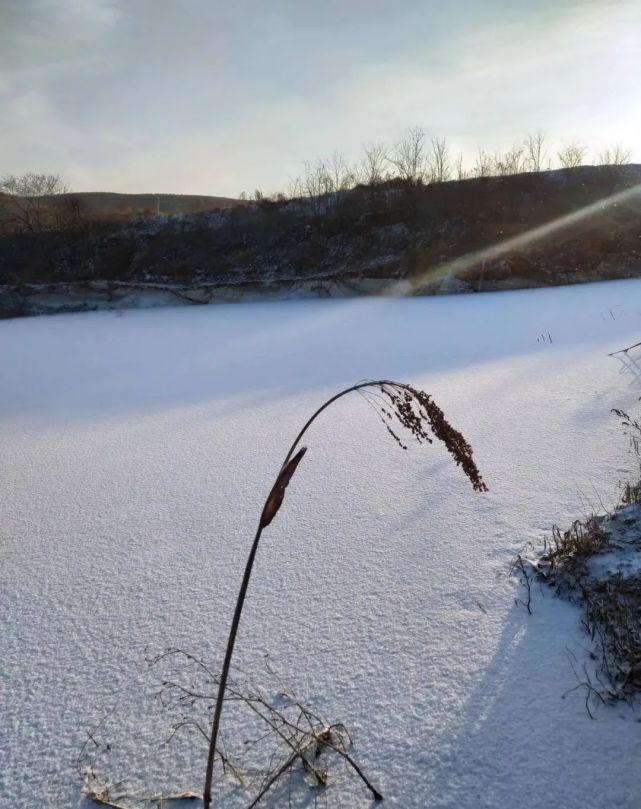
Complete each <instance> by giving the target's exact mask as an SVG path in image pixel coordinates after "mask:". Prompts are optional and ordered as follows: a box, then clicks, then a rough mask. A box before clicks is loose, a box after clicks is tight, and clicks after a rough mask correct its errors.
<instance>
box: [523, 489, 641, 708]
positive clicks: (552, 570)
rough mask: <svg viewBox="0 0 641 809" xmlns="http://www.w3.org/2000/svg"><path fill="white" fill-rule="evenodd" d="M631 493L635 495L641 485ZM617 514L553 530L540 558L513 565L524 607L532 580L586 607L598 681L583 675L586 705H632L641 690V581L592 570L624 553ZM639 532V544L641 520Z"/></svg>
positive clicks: (584, 616)
mask: <svg viewBox="0 0 641 809" xmlns="http://www.w3.org/2000/svg"><path fill="white" fill-rule="evenodd" d="M633 488H634V490H635V491H636V490H638V489H639V488H641V484H639V485H635V486H634V487H633ZM635 502H636V501H635ZM624 505H625V504H624ZM622 507H623V506H622ZM618 514H620V511H617V512H615V513H614V514H613V515H610V516H606V517H596V516H592V517H590V518H588V519H587V520H586V521H585V522H581V521H580V520H576V521H575V522H574V523H573V524H572V525H571V527H570V528H569V529H568V530H567V531H561V530H560V529H559V528H558V527H557V526H555V527H554V528H553V530H552V536H551V538H546V539H545V541H544V547H543V552H542V553H541V554H540V555H539V556H538V557H537V558H535V559H529V558H526V557H525V556H523V554H519V555H518V556H517V558H516V559H515V561H514V563H513V570H517V571H519V572H520V574H521V582H522V583H523V585H524V586H525V587H526V588H527V600H526V601H523V603H524V605H525V606H526V607H527V608H528V610H530V604H531V588H530V585H531V581H532V579H533V578H536V579H538V580H539V581H542V582H545V583H546V584H547V585H549V586H550V587H553V588H554V589H555V591H556V593H557V594H558V595H560V596H561V597H563V598H565V599H567V600H569V601H572V602H573V603H575V604H577V605H580V606H581V607H582V608H583V611H584V614H583V626H584V628H585V630H586V632H587V633H588V634H589V635H590V638H591V640H592V641H593V643H594V644H595V651H594V657H595V659H596V660H597V666H598V671H597V677H598V680H599V683H598V687H596V686H594V684H593V683H592V682H591V680H590V677H589V675H588V673H587V671H585V681H583V682H581V683H580V686H582V687H585V688H586V690H587V697H588V700H589V698H590V696H595V697H598V698H599V699H600V700H601V701H606V700H617V699H628V700H629V699H632V698H633V697H634V696H635V695H637V694H638V693H639V692H640V691H641V576H638V575H637V576H623V575H621V574H616V575H609V576H607V577H600V576H597V575H594V573H593V572H592V571H591V569H590V565H589V562H590V561H591V560H595V559H597V558H598V557H599V555H601V554H604V553H607V552H609V551H616V550H617V549H620V545H619V544H617V542H616V541H615V540H613V538H612V534H611V530H612V525H613V523H614V522H616V520H617V517H618ZM638 528H639V544H640V545H641V519H640V520H639V524H638ZM587 705H588V703H587V702H586V706H587ZM588 711H589V707H588Z"/></svg>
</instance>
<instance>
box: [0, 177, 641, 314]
mask: <svg viewBox="0 0 641 809" xmlns="http://www.w3.org/2000/svg"><path fill="white" fill-rule="evenodd" d="M640 183H641V166H639V165H628V166H583V167H579V168H574V169H560V170H555V171H547V172H541V173H527V174H520V175H515V176H505V177H486V178H477V179H470V180H463V181H457V182H447V183H440V184H434V185H428V186H409V185H407V184H403V183H402V182H399V181H394V182H389V183H386V184H383V185H380V186H376V187H364V186H360V187H357V188H355V189H353V190H351V191H346V192H340V193H337V194H331V195H325V196H319V197H316V198H304V199H297V200H290V201H283V202H271V201H264V202H262V203H259V204H251V205H243V206H240V207H234V208H226V209H224V210H219V211H209V212H201V213H190V214H180V215H172V216H160V217H147V218H141V219H135V220H133V221H127V222H125V223H114V222H102V221H97V222H92V221H91V220H89V221H87V222H85V223H84V224H83V226H82V227H76V228H66V229H60V230H57V231H46V232H40V233H28V234H13V235H5V236H3V237H0V283H1V284H4V288H3V289H2V291H0V309H2V310H3V311H4V313H5V314H7V313H9V314H20V313H25V314H28V313H32V312H35V313H37V312H39V311H50V310H51V307H52V306H54V309H55V310H58V309H60V308H61V307H62V308H64V307H65V306H68V308H72V309H75V308H100V307H105V306H131V305H140V304H142V303H145V304H150V303H162V302H166V301H174V302H176V301H178V300H181V301H183V302H184V301H188V302H192V303H201V302H209V301H211V300H231V299H243V298H245V297H247V296H252V297H264V296H277V297H283V296H300V295H312V296H318V295H324V296H335V295H350V294H351V295H353V294H367V293H380V292H386V291H402V292H403V293H404V294H408V293H412V294H417V293H425V294H429V293H439V292H440V293H442V292H469V291H486V290H496V289H513V288H522V287H537V286H549V285H557V284H569V283H579V282H583V281H595V280H607V279H614V278H628V277H635V276H637V275H639V274H640V273H641V254H640V252H639V250H640V245H641V241H640V223H641V195H640V194H639V193H638V192H637V191H636V190H635V189H637V187H638V186H639V184H640ZM145 199H147V198H146V197H145ZM149 199H151V197H149ZM177 199H181V198H177ZM187 199H191V198H187ZM194 199H195V198H194ZM497 245H498V248H497ZM43 284H44V285H47V286H46V288H43V287H42V285H43ZM47 296H49V297H47ZM51 296H53V298H52V297H51ZM52 301H54V303H53V304H52V303H51V302H52Z"/></svg>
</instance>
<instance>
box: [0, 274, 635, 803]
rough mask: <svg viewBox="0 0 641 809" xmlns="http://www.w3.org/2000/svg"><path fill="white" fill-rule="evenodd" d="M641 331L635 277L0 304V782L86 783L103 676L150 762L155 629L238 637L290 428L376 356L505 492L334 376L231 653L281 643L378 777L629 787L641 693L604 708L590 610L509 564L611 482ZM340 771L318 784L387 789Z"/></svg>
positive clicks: (41, 796)
mask: <svg viewBox="0 0 641 809" xmlns="http://www.w3.org/2000/svg"><path fill="white" fill-rule="evenodd" d="M548 333H549V335H550V336H551V339H552V343H549V342H547V341H546V342H545V343H544V342H542V341H539V342H537V338H539V337H540V335H541V334H545V335H546V337H547V335H548ZM640 333H641V283H639V282H637V281H624V282H611V283H605V284H594V285H586V286H579V287H567V288H560V289H546V290H537V291H522V292H511V293H494V294H487V295H478V296H461V297H451V298H438V299H437V298H421V299H410V300H398V299H394V300H379V299H365V300H352V301H344V302H337V301H331V302H330V301H315V302H301V303H270V304H239V305H229V306H225V305H224V306H220V307H202V308H193V309H182V308H181V309H165V310H149V311H129V312H126V313H124V314H123V315H122V316H118V315H117V314H115V313H113V312H111V313H94V314H85V315H69V316H66V315H62V316H56V317H43V318H38V319H27V320H13V321H5V322H1V323H0V447H1V448H2V465H1V469H0V486H1V499H0V704H1V705H2V721H1V722H0V806H1V807H2V808H3V809H23V808H24V809H32V807H36V806H37V807H41V808H42V809H48V807H56V809H70V807H77V806H78V805H79V804H80V793H81V786H82V785H81V783H80V780H79V778H78V777H77V775H76V773H75V770H74V761H75V757H76V755H77V753H78V750H79V748H80V745H81V744H82V742H83V741H84V739H85V738H86V731H87V729H89V728H90V727H91V725H92V723H93V722H94V721H95V720H96V719H98V718H99V717H100V716H101V715H102V713H103V712H104V710H105V709H106V708H108V707H109V706H113V705H119V706H121V708H120V714H119V716H121V719H120V720H119V724H118V728H117V729H118V733H119V739H120V743H121V753H122V755H123V760H126V761H127V763H128V766H129V767H130V770H131V772H135V773H136V775H137V777H139V778H140V779H141V780H142V781H144V780H145V779H147V780H149V778H150V777H151V775H152V773H153V771H154V767H156V768H158V767H159V766H160V765H158V763H157V762H158V761H159V760H160V757H161V755H165V756H166V755H167V753H166V751H165V752H163V753H161V751H160V750H159V749H158V748H157V747H155V746H151V745H150V744H149V743H147V742H146V743H145V744H142V743H141V742H140V739H141V737H144V732H145V726H146V722H147V721H148V719H149V717H148V715H147V713H146V708H145V705H146V703H145V702H144V701H143V699H142V697H140V698H139V696H138V695H139V691H138V685H137V681H136V678H137V677H138V676H139V673H140V669H141V663H142V660H143V655H144V649H145V647H151V648H152V649H161V648H162V647H164V646H169V645H180V646H183V647H185V648H188V649H190V650H191V651H194V652H198V653H202V654H204V655H206V656H207V657H208V658H209V659H212V660H214V661H216V660H218V661H219V660H220V658H221V656H222V646H223V642H224V637H225V634H226V631H227V628H228V623H229V620H230V617H231V607H232V599H233V597H234V596H235V592H236V588H237V586H238V583H239V578H240V574H241V572H242V564H243V559H244V554H245V553H246V550H247V548H248V545H249V543H250V541H251V538H252V536H253V531H254V529H255V525H256V521H257V517H258V514H259V511H260V507H261V504H262V499H263V498H264V495H265V494H266V492H267V490H268V489H269V486H270V485H271V481H272V479H273V476H274V474H275V472H276V471H277V469H278V467H279V465H280V462H281V460H282V457H283V455H284V452H285V451H286V448H287V446H288V445H289V443H290V441H291V439H292V437H293V435H294V433H295V431H297V429H298V428H299V426H300V425H301V423H302V421H303V420H304V419H305V418H306V417H307V416H308V415H309V414H310V412H311V411H312V410H313V408H314V407H315V406H316V405H318V404H319V403H320V402H322V400H323V399H324V398H325V397H327V396H328V395H331V394H332V393H333V392H336V391H337V390H338V389H340V387H341V386H346V385H348V384H350V383H352V382H355V381H358V380H360V379H363V378H374V377H379V376H383V377H392V378H397V379H399V380H401V381H407V382H411V383H413V384H415V385H416V386H420V387H423V388H424V389H426V390H427V391H429V392H430V393H432V394H433V395H434V397H435V399H436V401H437V402H438V403H439V404H440V405H441V407H443V409H444V410H445V412H446V414H447V416H448V417H449V418H450V420H451V421H452V422H453V424H454V425H455V426H457V427H459V428H460V429H461V430H462V431H463V432H464V433H465V435H466V436H467V437H468V439H469V440H470V442H471V443H472V444H473V446H474V448H475V455H476V459H477V461H478V463H479V466H480V467H481V470H482V472H483V474H484V477H485V479H486V481H487V483H488V484H489V486H490V492H489V493H488V494H486V495H482V494H476V493H474V492H473V491H472V489H471V486H470V485H469V483H468V481H467V480H466V479H465V478H464V476H463V475H462V473H461V472H460V470H458V469H455V468H454V467H453V465H452V464H451V463H450V460H449V457H448V456H447V454H446V452H445V451H444V449H443V448H441V447H437V446H434V447H419V446H412V445H411V446H410V449H409V451H408V452H402V451H401V450H400V449H399V448H398V447H397V446H396V445H395V444H394V443H393V442H392V441H391V440H390V439H389V436H387V434H386V433H385V431H384V430H383V428H382V425H381V424H380V422H379V421H378V420H377V419H376V417H375V415H374V414H373V413H372V412H371V410H370V409H369V408H368V407H367V405H366V403H365V402H363V400H362V399H360V398H359V397H358V396H355V397H353V398H351V399H350V398H347V399H344V400H342V401H341V402H340V403H338V404H337V405H336V406H335V407H333V408H331V409H329V410H328V411H327V412H326V413H325V414H323V416H322V418H321V420H320V421H319V422H318V423H317V425H316V426H315V427H314V428H313V430H312V432H311V433H310V436H309V441H308V445H309V451H308V453H307V456H306V457H305V459H304V461H303V463H302V464H301V467H300V468H299V471H298V472H297V474H296V476H295V478H294V480H293V482H292V484H291V486H290V489H289V490H288V494H287V499H286V502H285V505H284V507H283V509H282V511H281V512H280V513H279V515H278V517H277V518H276V520H275V521H274V523H273V524H272V526H271V527H270V528H269V529H268V531H267V532H266V533H265V536H264V540H263V542H264V544H263V545H262V548H261V550H260V553H259V556H258V563H257V568H256V571H255V578H254V581H253V583H252V586H251V591H250V598H249V601H248V604H247V607H246V611H245V614H244V618H243V624H242V631H241V635H240V637H239V641H238V658H237V660H238V663H239V665H241V666H243V667H245V668H246V669H247V670H250V671H258V670H259V664H260V661H262V658H263V655H264V654H265V653H268V654H269V655H270V659H271V660H272V663H273V665H274V666H275V667H276V668H277V670H278V671H279V673H280V676H281V677H282V680H283V681H284V682H285V683H287V684H288V685H289V686H291V688H294V689H296V690H297V692H298V693H299V694H300V695H301V696H302V697H304V698H305V699H307V700H309V701H312V702H314V703H315V704H317V705H320V706H321V707H322V708H323V710H324V711H325V713H326V714H328V715H329V716H330V718H334V719H340V720H342V721H344V722H345V723H346V724H347V726H348V727H349V728H350V729H351V730H353V731H354V736H355V742H356V755H357V757H358V759H359V761H360V762H361V764H362V765H363V766H364V767H365V769H366V770H367V772H368V773H369V774H370V776H371V777H372V779H373V780H375V781H376V783H377V784H378V785H379V786H380V787H381V789H382V791H383V792H384V794H385V798H386V800H385V804H384V805H385V806H390V807H399V809H400V808H401V807H402V809H424V808H428V807H429V809H435V808H436V807H457V808H458V809H477V807H488V809H489V808H490V807H491V808H492V809H499V807H500V808H501V809H507V808H508V807H512V806H517V805H518V806H520V807H524V808H527V809H534V808H535V807H537V809H538V808H539V807H541V809H542V807H548V806H563V807H564V809H602V808H603V807H606V806H607V807H610V806H612V807H614V806H616V807H626V809H628V808H629V809H632V807H638V806H639V805H640V803H641V768H639V766H638V762H639V761H640V760H641V726H640V725H639V723H638V718H639V715H638V714H636V713H634V712H633V711H631V710H630V709H628V708H625V707H615V708H608V709H605V708H603V709H601V710H599V711H598V712H597V714H596V719H595V721H591V720H590V718H589V717H588V715H587V713H586V711H585V709H584V705H583V703H584V697H585V695H584V694H583V693H582V691H581V690H579V691H576V692H573V693H571V694H569V695H568V696H567V697H566V698H565V699H562V695H563V694H564V693H565V692H566V691H568V689H570V688H572V687H573V686H574V685H576V679H575V676H574V674H573V672H572V668H571V666H570V664H569V661H568V656H567V650H568V649H569V650H571V651H572V652H573V653H574V654H576V655H577V659H578V660H579V662H580V664H581V663H582V661H583V659H585V657H586V653H585V652H584V651H583V648H582V647H584V646H586V645H587V641H586V638H585V637H584V636H583V634H582V633H581V630H580V627H579V623H578V621H579V615H578V613H577V612H576V611H575V610H574V609H573V608H572V607H570V606H569V605H567V604H565V603H563V602H561V601H558V600H555V599H552V598H550V597H549V596H546V595H544V594H542V593H539V592H537V593H536V594H535V603H534V614H533V615H532V617H529V616H528V615H527V613H526V612H525V610H524V609H523V608H522V607H518V606H516V605H515V602H514V599H515V596H518V595H519V592H518V588H517V586H516V583H515V582H514V581H513V580H512V579H510V578H509V577H508V576H507V568H508V564H509V562H510V559H511V557H512V555H513V554H514V553H515V552H516V551H517V550H518V549H520V548H521V546H522V545H523V544H524V543H525V542H526V541H528V540H535V541H538V540H539V539H540V538H541V536H542V534H543V533H544V532H546V531H548V530H549V527H550V525H551V524H552V523H553V522H555V521H558V522H560V523H561V524H565V523H568V522H569V521H571V520H572V519H574V518H575V517H577V516H582V514H583V513H584V512H585V511H587V510H589V509H590V508H592V509H595V510H599V509H600V501H601V500H602V501H603V502H604V503H605V504H607V505H609V504H611V503H612V502H613V501H614V500H615V499H616V496H617V492H616V481H617V480H619V479H621V478H624V477H625V475H626V471H625V469H626V467H627V466H628V465H629V466H630V467H631V466H632V460H631V459H630V458H629V457H628V456H627V455H626V451H627V443H626V439H625V438H624V437H623V435H622V434H621V431H620V428H619V427H618V424H617V420H616V418H614V417H613V416H612V415H611V414H610V412H609V411H610V408H611V407H620V408H623V409H631V410H634V408H635V407H636V406H637V400H638V397H639V395H640V394H641V380H640V379H639V378H638V377H636V376H635V375H634V374H632V373H629V372H624V373H622V370H623V366H622V365H621V364H620V363H618V362H617V361H616V360H615V359H613V358H610V357H608V356H607V353H608V352H609V351H613V350H615V349H617V348H621V347H623V346H625V345H629V344H631V343H634V342H637V341H638V340H639V339H640V336H639V335H640ZM123 703H126V705H127V707H126V709H123V708H122V705H123ZM223 722H224V718H223ZM225 731H226V734H228V735H231V734H232V733H233V729H231V728H230V727H229V726H226V728H225ZM180 755H181V758H180V759H179V760H178V761H177V762H176V764H175V769H174V771H166V772H164V773H163V778H165V779H166V780H167V783H170V782H176V783H178V782H180V783H183V781H184V782H188V783H185V784H183V785H189V786H193V787H196V788H200V786H201V779H202V768H203V766H204V750H203V749H202V748H200V747H198V748H196V747H195V748H194V751H193V753H192V754H190V753H189V752H188V751H185V750H184V749H183V750H182V752H181V754H180ZM341 772H342V771H341ZM121 774H122V775H126V774H127V773H121ZM129 774H131V773H129ZM181 779H182V780H181ZM343 780H345V779H344V778H343ZM344 787H345V790H346V792H345V793H342V792H339V791H338V790H334V791H332V789H330V790H329V791H328V792H327V793H326V795H325V796H324V797H323V798H322V800H323V801H325V803H319V805H327V806H352V805H354V806H360V805H362V806H367V805H369V802H368V799H367V793H365V792H363V790H362V787H360V786H359V785H358V784H356V783H355V782H354V781H353V779H350V780H349V781H348V782H346V785H344ZM345 795H347V796H348V797H344V796H345ZM342 796H343V797H342ZM241 797H242V795H241V794H240V793H239V792H238V791H235V792H233V794H231V793H230V795H229V796H228V798H227V800H226V802H225V804H224V805H225V806H230V807H232V806H239V805H243V803H242V801H241Z"/></svg>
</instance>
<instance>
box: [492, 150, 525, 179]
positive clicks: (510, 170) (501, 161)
mask: <svg viewBox="0 0 641 809" xmlns="http://www.w3.org/2000/svg"><path fill="white" fill-rule="evenodd" d="M493 160H494V172H493V173H494V174H498V175H499V176H505V175H508V174H520V173H521V172H522V171H524V170H525V166H524V160H523V147H522V146H520V145H519V144H515V145H514V146H512V147H511V148H510V149H508V150H507V152H504V154H500V153H499V152H497V153H496V154H495V155H494V159H493Z"/></svg>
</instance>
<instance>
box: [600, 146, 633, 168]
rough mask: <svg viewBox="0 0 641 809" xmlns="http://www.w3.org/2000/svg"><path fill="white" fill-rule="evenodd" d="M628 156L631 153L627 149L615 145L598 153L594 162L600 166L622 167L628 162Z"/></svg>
mask: <svg viewBox="0 0 641 809" xmlns="http://www.w3.org/2000/svg"><path fill="white" fill-rule="evenodd" d="M630 155H631V152H630V150H629V149H624V148H623V146H619V145H616V146H613V147H612V148H606V149H604V150H603V151H602V152H599V154H598V156H597V161H596V162H597V163H598V164H599V165H600V166H623V165H625V164H626V163H629V162H630Z"/></svg>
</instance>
